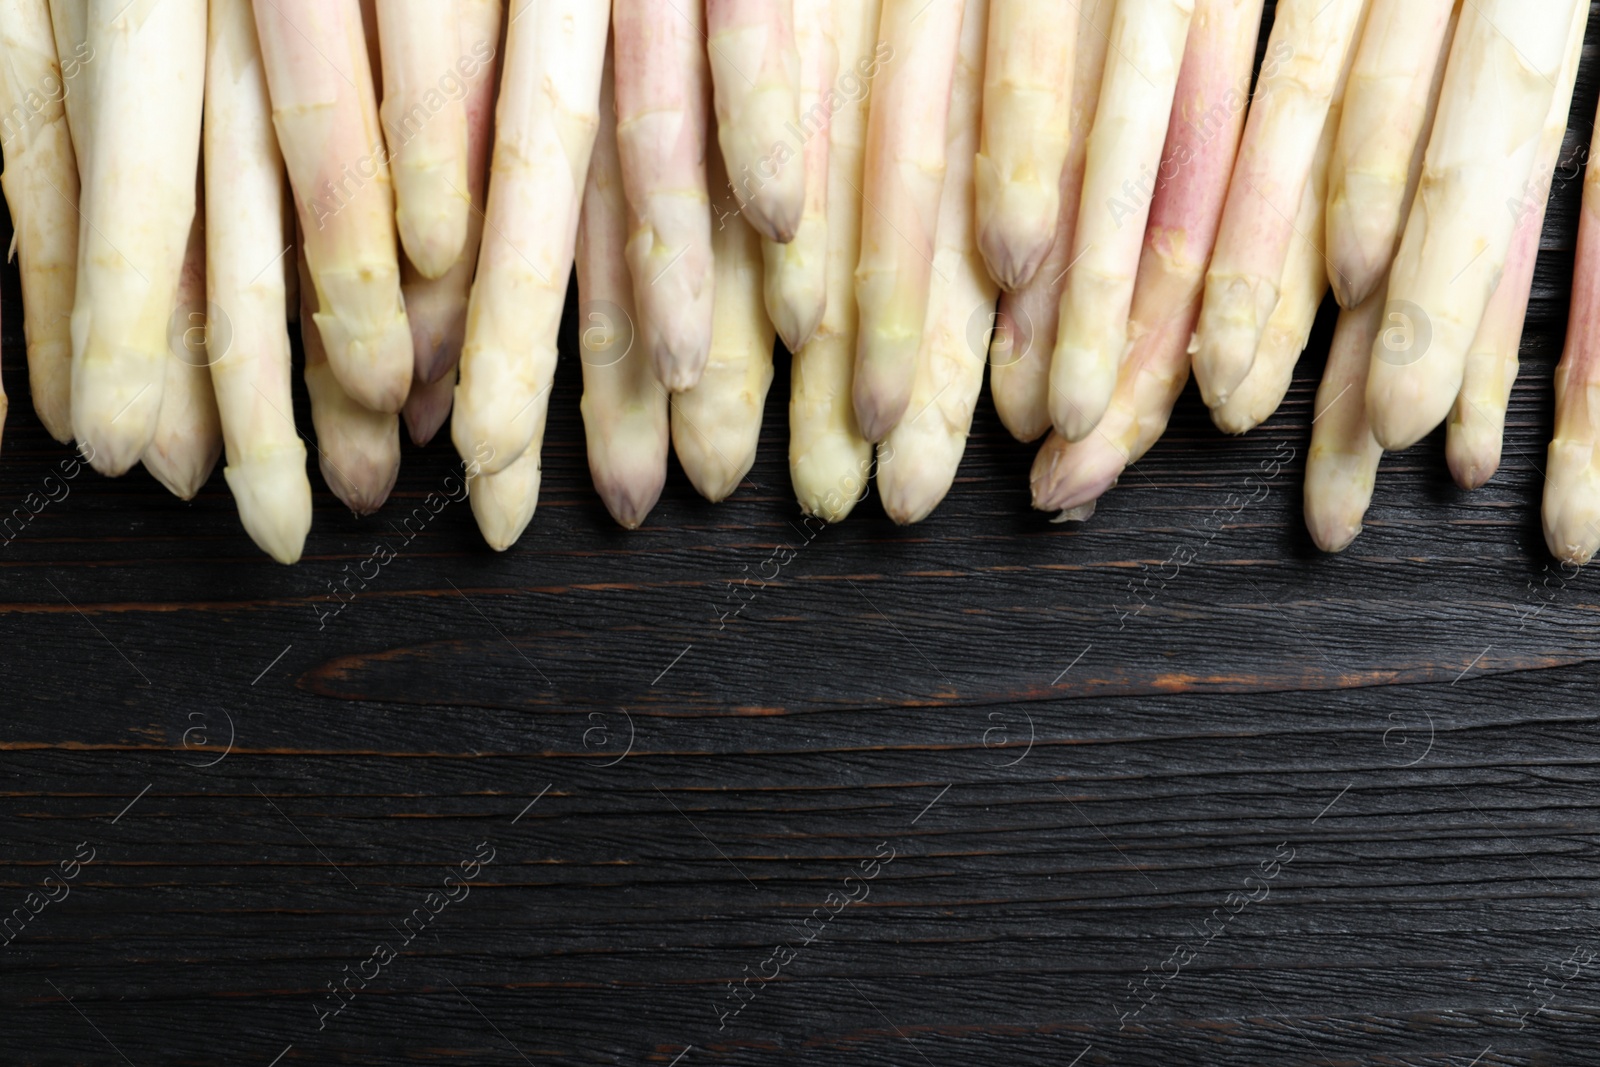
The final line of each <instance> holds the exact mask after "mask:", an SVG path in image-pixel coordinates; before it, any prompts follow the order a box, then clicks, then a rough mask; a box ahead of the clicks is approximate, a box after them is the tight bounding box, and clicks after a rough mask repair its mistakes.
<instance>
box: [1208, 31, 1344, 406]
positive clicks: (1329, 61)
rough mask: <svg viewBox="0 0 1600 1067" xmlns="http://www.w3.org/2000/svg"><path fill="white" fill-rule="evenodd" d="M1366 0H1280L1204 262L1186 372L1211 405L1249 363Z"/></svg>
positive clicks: (1227, 391)
mask: <svg viewBox="0 0 1600 1067" xmlns="http://www.w3.org/2000/svg"><path fill="white" fill-rule="evenodd" d="M1363 9H1364V0H1331V2H1330V0H1283V2H1282V3H1280V4H1279V5H1278V7H1277V14H1276V15H1275V17H1274V22H1273V24H1272V34H1271V36H1270V37H1269V39H1268V42H1267V58H1266V61H1265V63H1264V65H1263V69H1262V73H1261V76H1260V79H1259V80H1258V82H1257V85H1256V93H1255V99H1254V101H1253V102H1252V104H1251V107H1250V117H1249V118H1248V119H1247V120H1246V122H1245V129H1244V142H1243V143H1242V144H1241V145H1240V148H1239V160H1238V163H1237V164H1236V166H1235V168H1234V174H1233V184H1232V186H1231V187H1230V188H1229V190H1228V203H1227V206H1226V207H1224V208H1223V212H1222V230H1221V232H1220V233H1219V234H1218V235H1217V247H1216V251H1215V252H1214V253H1213V255H1212V258H1211V269H1210V270H1208V271H1207V272H1206V293H1205V301H1204V303H1203V304H1202V305H1201V309H1200V326H1199V330H1198V333H1197V337H1196V343H1197V347H1196V350H1195V353H1194V376H1195V380H1196V382H1198V383H1199V386H1200V395H1201V396H1202V397H1203V398H1204V399H1205V402H1206V404H1207V405H1208V406H1210V407H1217V406H1218V405H1220V404H1222V403H1224V402H1226V401H1227V399H1228V394H1230V393H1232V392H1233V391H1234V390H1235V389H1236V388H1238V386H1239V383H1240V382H1242V381H1244V376H1245V375H1246V374H1247V373H1249V371H1250V364H1251V362H1252V361H1253V360H1254V359H1255V354H1256V348H1257V347H1258V346H1259V345H1260V343H1261V334H1262V331H1263V330H1265V329H1266V325H1267V319H1268V318H1270V317H1271V315H1272V311H1273V309H1274V308H1275V307H1277V305H1278V281H1279V279H1281V278H1282V277H1283V265H1284V263H1285V261H1286V260H1287V258H1288V254H1289V245H1290V243H1291V242H1292V241H1293V240H1294V218H1295V215H1296V214H1297V213H1298V211H1299V207H1300V198H1301V195H1302V194H1303V192H1304V190H1305V185H1306V182H1307V180H1308V179H1309V178H1310V175H1311V166H1312V161H1313V160H1314V159H1315V157H1316V151H1317V143H1318V140H1319V139H1320V137H1321V135H1322V128H1323V125H1324V123H1325V120H1326V118H1327V115H1328V105H1329V102H1330V101H1331V100H1332V99H1333V93H1334V90H1335V88H1336V87H1337V85H1338V83H1339V77H1340V74H1341V72H1342V71H1344V70H1345V68H1346V64H1345V59H1346V56H1347V54H1348V53H1349V51H1350V49H1351V47H1352V42H1353V38H1354V37H1355V34H1356V31H1357V29H1358V26H1359V23H1360V18H1361V15H1362V11H1363Z"/></svg>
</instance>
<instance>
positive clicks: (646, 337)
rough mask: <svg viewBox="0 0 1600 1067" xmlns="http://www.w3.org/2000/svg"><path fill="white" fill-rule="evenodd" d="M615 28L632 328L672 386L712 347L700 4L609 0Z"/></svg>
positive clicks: (706, 83) (687, 381) (706, 75)
mask: <svg viewBox="0 0 1600 1067" xmlns="http://www.w3.org/2000/svg"><path fill="white" fill-rule="evenodd" d="M614 29H615V33H616V38H615V46H616V59H617V147H618V149H619V150H620V152H621V156H622V188H623V192H624V193H626V194H627V198H628V211H629V214H630V217H631V219H632V234H631V236H630V237H629V238H628V269H629V270H630V271H631V272H632V274H633V293H634V299H635V301H636V303H637V305H638V310H639V315H638V318H639V321H638V326H639V337H640V340H641V342H642V343H643V345H644V350H645V352H647V353H648V354H649V356H650V359H651V360H652V361H653V362H654V364H655V368H656V377H658V378H660V379H661V383H662V384H663V385H665V386H666V387H667V388H668V389H669V390H671V391H673V392H679V391H681V390H684V389H687V388H689V387H690V386H692V385H694V383H695V382H697V381H699V380H700V373H701V371H702V370H704V368H705V365H706V354H707V353H708V352H710V351H711V315H712V311H711V302H712V286H713V284H714V282H713V280H712V265H711V200H710V194H709V192H708V190H707V188H706V156H707V152H706V139H707V135H708V133H709V129H708V125H707V124H708V122H709V120H710V107H709V97H710V78H711V75H710V71H709V69H708V67H707V59H706V52H705V11H704V8H702V7H701V5H700V4H698V3H693V2H689V3H685V2H684V0H616V17H615V19H614Z"/></svg>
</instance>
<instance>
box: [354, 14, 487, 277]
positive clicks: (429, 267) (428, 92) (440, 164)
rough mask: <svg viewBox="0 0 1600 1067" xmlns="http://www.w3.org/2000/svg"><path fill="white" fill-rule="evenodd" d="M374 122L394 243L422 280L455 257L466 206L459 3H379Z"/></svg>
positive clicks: (464, 56)
mask: <svg viewBox="0 0 1600 1067" xmlns="http://www.w3.org/2000/svg"><path fill="white" fill-rule="evenodd" d="M377 14H378V44H379V46H380V51H381V53H382V55H383V106H382V108H381V109H380V111H379V115H380V117H381V118H382V120H383V126H384V133H385V135H386V136H387V140H388V144H389V160H390V163H391V164H392V166H393V174H394V198H395V217H396V220H397V222H398V225H399V229H400V244H401V246H402V247H404V248H405V250H406V258H407V259H409V260H410V261H411V263H412V265H413V266H415V267H416V268H417V270H418V272H420V273H421V274H422V276H423V277H425V278H437V277H439V276H440V275H442V274H444V273H445V272H446V271H447V270H449V269H450V268H451V267H452V266H454V265H455V263H456V261H457V260H458V259H460V258H461V253H462V250H463V249H464V248H465V247H466V243H467V217H468V216H469V215H471V214H472V201H471V197H470V194H469V193H468V191H467V106H466V96H467V84H466V81H465V80H464V79H465V74H464V72H463V71H462V70H459V69H458V68H457V64H458V63H462V64H463V65H465V63H466V62H468V61H469V60H468V59H467V53H465V52H463V51H462V45H463V44H464V43H466V42H465V41H464V39H463V34H462V32H461V31H462V28H463V23H462V11H461V6H460V0H384V2H383V3H381V4H379V5H378V12H377Z"/></svg>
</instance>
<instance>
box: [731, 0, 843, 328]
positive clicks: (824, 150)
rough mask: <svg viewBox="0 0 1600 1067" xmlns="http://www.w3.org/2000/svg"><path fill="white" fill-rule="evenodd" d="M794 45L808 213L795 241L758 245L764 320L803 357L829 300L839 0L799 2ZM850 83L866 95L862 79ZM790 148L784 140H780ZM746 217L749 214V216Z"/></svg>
mask: <svg viewBox="0 0 1600 1067" xmlns="http://www.w3.org/2000/svg"><path fill="white" fill-rule="evenodd" d="M794 36H795V48H796V51H798V52H799V54H800V106H801V108H802V111H801V113H800V120H799V124H798V125H797V126H796V127H795V128H794V131H793V133H794V137H795V139H796V141H797V144H796V145H795V149H794V150H795V152H796V154H798V155H800V156H801V157H802V158H803V161H804V165H805V189H806V195H805V210H804V211H803V212H802V213H801V215H800V225H799V227H798V228H797V229H796V230H795V233H794V240H792V241H790V242H788V243H787V244H780V243H778V242H777V241H770V240H767V239H766V238H762V240H761V258H762V262H763V265H764V268H765V269H764V271H763V277H764V278H765V279H766V281H765V286H766V301H767V317H768V318H770V319H771V320H772V324H773V325H774V326H776V327H777V329H778V336H779V337H781V338H783V344H784V347H785V348H787V349H788V350H789V351H790V352H798V351H800V349H801V347H802V346H803V345H804V344H805V343H806V342H807V341H808V340H810V338H811V335H812V334H813V333H815V332H816V329H817V324H818V323H819V322H821V321H822V313H823V310H824V309H825V307H826V306H827V298H828V143H829V140H830V133H829V130H830V127H831V126H832V125H833V121H832V116H833V112H834V110H836V108H837V107H841V106H842V107H848V106H850V105H849V104H848V103H845V102H842V101H840V102H838V103H837V104H836V101H839V97H840V90H839V87H837V86H836V85H835V84H834V78H835V76H836V75H837V74H838V71H839V49H838V46H837V41H836V39H835V38H836V36H837V30H836V28H835V18H834V0H794ZM852 84H855V85H856V86H858V91H859V92H861V93H865V92H866V88H865V86H864V85H863V84H862V83H861V82H860V80H859V76H857V80H855V81H854V82H853V83H852ZM783 143H784V144H785V145H787V144H788V139H787V138H786V139H785V141H784V142H783ZM746 217H748V214H747V215H746Z"/></svg>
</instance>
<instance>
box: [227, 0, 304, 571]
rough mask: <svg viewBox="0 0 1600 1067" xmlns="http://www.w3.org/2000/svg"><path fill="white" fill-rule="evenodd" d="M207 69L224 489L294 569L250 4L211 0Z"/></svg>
mask: <svg viewBox="0 0 1600 1067" xmlns="http://www.w3.org/2000/svg"><path fill="white" fill-rule="evenodd" d="M210 15H211V19H210V26H209V28H208V35H209V45H208V49H207V57H206V110H205V158H206V164H205V166H204V167H203V171H204V173H205V176H206V203H207V204H208V205H209V208H208V218H207V225H206V301H207V304H208V310H212V309H215V313H216V315H217V317H218V319H219V321H216V322H208V323H207V326H208V332H207V340H208V342H209V348H210V351H209V355H210V362H211V371H210V373H211V381H212V385H213V386H214V387H215V390H216V399H217V407H218V411H219V413H220V416H221V419H222V436H223V442H224V444H225V446H226V448H227V457H228V461H227V466H226V467H224V468H223V471H222V473H223V477H224V478H226V479H227V482H228V488H229V489H231V490H232V491H233V498H234V501H235V503H236V504H237V505H238V508H239V519H240V520H241V521H242V522H243V524H244V528H245V532H247V533H248V534H249V535H250V538H251V540H253V541H254V542H255V543H256V544H257V545H258V546H260V548H261V550H262V551H264V552H266V553H267V554H268V555H270V556H271V557H272V558H273V559H275V560H277V561H278V562H279V563H294V562H295V561H296V560H298V559H299V558H300V553H301V551H302V550H303V549H304V547H305V540H306V534H307V532H308V531H309V530H310V529H311V481H310V479H309V478H307V477H306V446H305V444H304V443H303V442H302V441H301V440H300V435H299V433H298V432H297V431H296V430H295V425H294V398H293V396H292V394H291V387H290V376H291V373H292V368H291V366H290V349H289V331H288V328H287V326H286V325H285V322H286V320H287V317H288V315H287V300H288V294H287V286H286V285H285V282H284V279H285V277H286V275H285V272H284V270H283V266H282V264H283V263H284V262H286V261H287V263H288V265H289V268H290V269H291V270H294V273H295V274H298V273H299V271H298V269H297V268H298V257H297V256H296V255H295V254H294V251H293V249H292V248H288V247H285V244H284V240H283V219H284V214H285V205H286V204H287V202H288V197H286V196H285V195H284V191H285V189H284V178H283V157H282V156H281V155H280V154H279V153H278V138H277V134H276V133H275V132H274V131H273V128H272V104H271V102H270V101H269V100H268V98H267V81H266V74H265V73H264V72H263V70H262V66H261V48H260V45H259V44H258V43H257V42H256V26H255V16H254V15H253V14H252V13H251V8H250V0H211V8H210Z"/></svg>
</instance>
